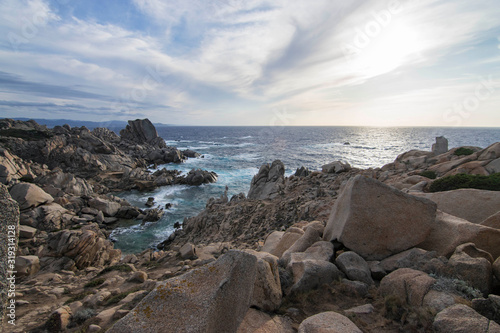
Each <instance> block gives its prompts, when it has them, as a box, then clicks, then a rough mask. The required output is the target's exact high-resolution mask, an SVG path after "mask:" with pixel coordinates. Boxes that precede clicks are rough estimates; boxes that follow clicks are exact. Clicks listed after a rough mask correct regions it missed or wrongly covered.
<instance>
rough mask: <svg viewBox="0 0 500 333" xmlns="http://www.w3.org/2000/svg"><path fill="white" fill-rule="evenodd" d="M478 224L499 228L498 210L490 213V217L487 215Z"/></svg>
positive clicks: (499, 215)
mask: <svg viewBox="0 0 500 333" xmlns="http://www.w3.org/2000/svg"><path fill="white" fill-rule="evenodd" d="M479 224H480V225H482V226H485V227H490V228H494V229H500V212H498V213H496V214H494V215H491V216H490V217H488V218H487V219H486V220H484V221H483V222H481V223H479Z"/></svg>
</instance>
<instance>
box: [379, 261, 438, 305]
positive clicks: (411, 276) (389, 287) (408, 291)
mask: <svg viewBox="0 0 500 333" xmlns="http://www.w3.org/2000/svg"><path fill="white" fill-rule="evenodd" d="M435 282H436V279H434V278H432V277H430V276H429V275H427V274H426V273H424V272H421V271H417V270H414V269H411V268H400V269H398V270H396V271H394V272H392V273H391V274H389V275H387V276H386V277H384V278H383V279H382V281H380V288H379V291H380V293H381V294H382V295H384V296H390V295H392V296H395V297H397V298H398V299H400V300H403V301H406V302H407V303H408V304H409V305H413V306H421V305H422V304H423V301H424V297H425V295H426V294H427V293H428V292H429V290H430V288H431V286H432V285H433V284H434V283H435Z"/></svg>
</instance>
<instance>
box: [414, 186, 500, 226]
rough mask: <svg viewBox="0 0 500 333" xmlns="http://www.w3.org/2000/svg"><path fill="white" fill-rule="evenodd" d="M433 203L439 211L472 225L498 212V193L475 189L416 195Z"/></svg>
mask: <svg viewBox="0 0 500 333" xmlns="http://www.w3.org/2000/svg"><path fill="white" fill-rule="evenodd" d="M417 195H418V196H419V197H424V198H427V199H430V200H432V201H434V202H435V203H436V204H437V207H438V209H439V210H441V211H443V212H445V213H448V214H450V215H453V216H457V217H460V218H462V219H465V220H467V221H469V222H472V223H481V222H482V221H484V220H485V219H487V218H488V217H490V216H492V215H493V214H496V213H497V212H499V211H500V192H498V191H486V190H476V189H459V190H453V191H445V192H437V193H423V194H417Z"/></svg>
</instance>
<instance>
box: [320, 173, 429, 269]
mask: <svg viewBox="0 0 500 333" xmlns="http://www.w3.org/2000/svg"><path fill="white" fill-rule="evenodd" d="M435 217H436V204H435V203H433V202H432V201H430V200H427V199H422V198H417V197H414V196H412V195H408V194H405V193H403V192H401V191H398V190H396V189H394V188H392V187H389V186H387V185H385V184H382V183H381V182H379V181H377V180H375V179H372V178H367V177H364V176H362V175H357V176H355V177H354V178H351V179H350V180H349V181H348V182H347V184H346V185H345V188H344V190H343V191H342V193H341V194H340V195H339V197H338V199H337V201H336V202H335V205H334V207H333V210H332V213H331V215H330V219H329V220H328V223H327V225H326V228H325V232H324V235H323V239H324V240H326V241H335V240H337V241H339V242H341V243H343V244H344V245H345V246H346V247H347V248H349V249H351V250H353V251H355V252H356V253H358V254H359V255H361V256H362V257H363V258H365V259H367V260H380V259H384V258H386V257H388V256H390V255H392V254H396V253H399V252H401V251H404V250H407V249H409V248H411V247H414V246H415V245H417V244H419V243H421V242H423V241H424V240H425V239H426V238H427V236H428V235H429V234H430V231H431V227H432V225H433V223H434V219H435Z"/></svg>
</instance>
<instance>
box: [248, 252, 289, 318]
mask: <svg viewBox="0 0 500 333" xmlns="http://www.w3.org/2000/svg"><path fill="white" fill-rule="evenodd" d="M245 252H247V253H249V254H251V255H254V256H255V257H256V258H257V274H256V275H257V276H256V278H255V284H254V288H253V296H252V302H251V306H253V307H256V308H258V309H261V310H263V311H267V312H273V311H276V310H277V309H278V308H279V307H280V305H281V298H282V296H283V295H282V292H281V282H280V275H279V270H278V258H277V257H275V256H273V255H271V254H269V253H266V252H256V251H253V250H245Z"/></svg>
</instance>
